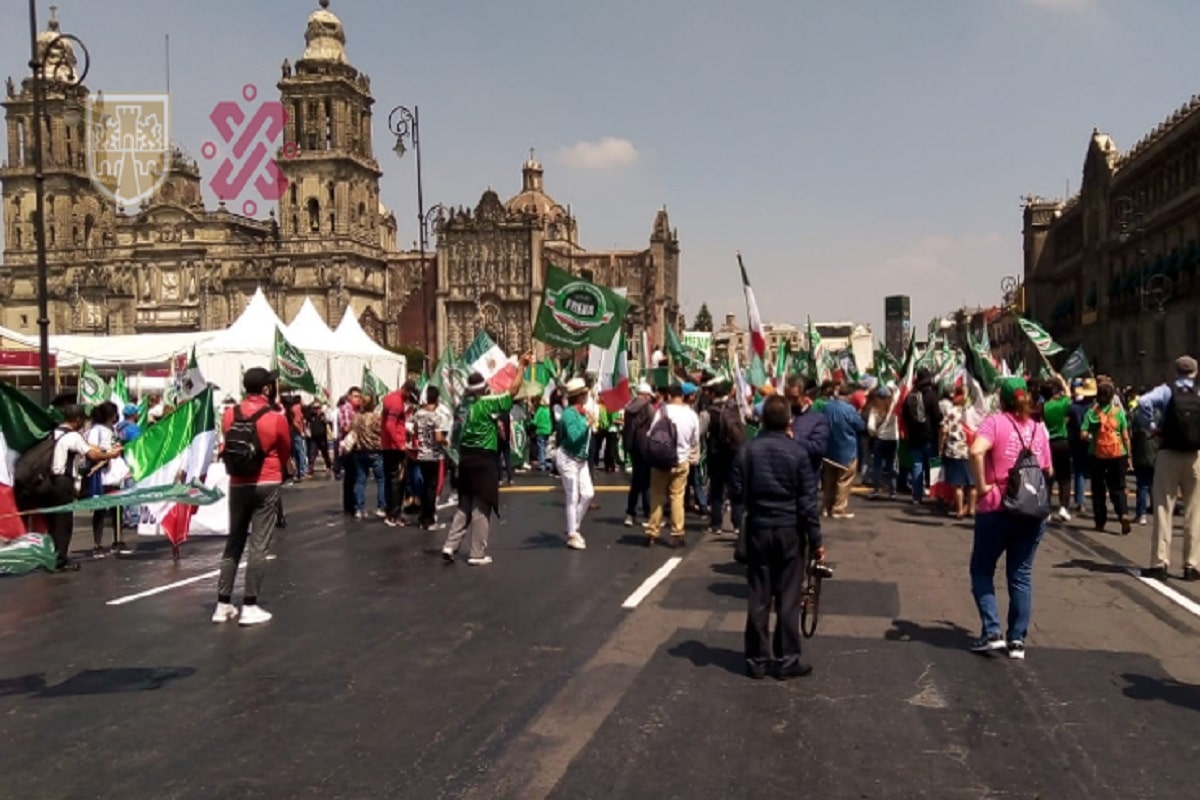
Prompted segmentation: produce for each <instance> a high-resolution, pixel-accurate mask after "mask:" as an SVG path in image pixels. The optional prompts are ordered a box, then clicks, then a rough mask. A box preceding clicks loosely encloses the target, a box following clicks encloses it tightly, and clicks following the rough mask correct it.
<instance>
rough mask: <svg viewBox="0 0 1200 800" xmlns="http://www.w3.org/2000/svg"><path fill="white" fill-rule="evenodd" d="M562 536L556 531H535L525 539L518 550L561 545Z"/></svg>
mask: <svg viewBox="0 0 1200 800" xmlns="http://www.w3.org/2000/svg"><path fill="white" fill-rule="evenodd" d="M562 546H563V537H562V536H560V535H559V534H557V533H535V534H534V535H533V536H529V537H527V538H526V539H525V543H524V544H523V545H521V547H519V548H518V549H519V550H543V549H547V548H551V547H562Z"/></svg>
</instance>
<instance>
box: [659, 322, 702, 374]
mask: <svg viewBox="0 0 1200 800" xmlns="http://www.w3.org/2000/svg"><path fill="white" fill-rule="evenodd" d="M667 352H668V353H670V354H671V362H672V363H673V364H674V365H675V366H678V367H683V368H684V369H685V370H689V371H690V370H703V369H707V368H708V363H707V362H706V361H705V359H704V353H702V352H701V351H700V350H698V349H696V348H695V347H688V346H687V345H685V344H684V343H683V342H681V341H680V340H679V337H678V336H676V335H675V330H674V329H673V328H672V327H671V326H670V325H668V326H667Z"/></svg>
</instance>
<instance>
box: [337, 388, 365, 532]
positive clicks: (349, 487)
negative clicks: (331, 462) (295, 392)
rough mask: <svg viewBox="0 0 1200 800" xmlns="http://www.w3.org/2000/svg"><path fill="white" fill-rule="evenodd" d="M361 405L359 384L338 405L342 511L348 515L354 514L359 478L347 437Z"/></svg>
mask: <svg viewBox="0 0 1200 800" xmlns="http://www.w3.org/2000/svg"><path fill="white" fill-rule="evenodd" d="M360 405H362V390H361V389H359V388H358V387H357V386H351V387H350V391H348V392H346V402H344V403H341V404H340V405H339V406H338V413H337V426H336V427H337V430H336V431H335V433H336V435H337V443H338V450H337V453H338V465H339V467H340V475H341V478H342V511H343V513H345V514H346V516H348V517H353V516H354V511H355V507H354V486H355V484H356V483H357V480H358V478H357V476H356V475H355V471H354V468H355V461H354V452H353V450H354V448H353V447H350V446H348V445H347V442H346V438H347V437H348V436H349V435H350V428H351V427H352V426H353V425H354V418H355V417H356V416H357V415H358V409H359V406H360Z"/></svg>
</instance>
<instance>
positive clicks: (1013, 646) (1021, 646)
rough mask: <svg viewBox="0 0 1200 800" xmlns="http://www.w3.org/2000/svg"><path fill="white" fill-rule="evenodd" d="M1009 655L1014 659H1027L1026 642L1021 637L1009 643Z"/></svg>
mask: <svg viewBox="0 0 1200 800" xmlns="http://www.w3.org/2000/svg"><path fill="white" fill-rule="evenodd" d="M1008 657H1009V658H1011V659H1013V660H1014V661H1024V660H1025V643H1024V642H1022V641H1021V640H1020V639H1014V640H1013V641H1011V642H1009V643H1008Z"/></svg>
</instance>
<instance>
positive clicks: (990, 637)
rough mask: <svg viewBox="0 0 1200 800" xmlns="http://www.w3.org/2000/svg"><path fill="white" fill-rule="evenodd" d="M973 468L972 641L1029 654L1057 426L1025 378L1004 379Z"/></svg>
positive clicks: (976, 647) (978, 648)
mask: <svg viewBox="0 0 1200 800" xmlns="http://www.w3.org/2000/svg"><path fill="white" fill-rule="evenodd" d="M970 452H971V470H972V472H973V473H974V476H975V485H976V486H977V487H979V500H978V502H977V505H976V512H977V514H976V517H975V541H974V545H973V547H972V548H971V567H970V571H971V593H972V594H973V595H974V596H975V604H976V606H978V608H979V617H980V620H981V621H982V623H983V633H982V635H981V636H980V637H979V638H978V639H976V640H975V641H973V642H972V643H971V650H972V651H974V652H976V653H991V652H995V651H1006V652H1007V653H1008V657H1009V658H1014V659H1023V658H1025V638H1026V636H1027V635H1028V633H1029V618H1030V612H1031V606H1032V603H1033V589H1032V584H1033V557H1034V555H1035V554H1036V553H1037V548H1038V544H1039V543H1040V542H1041V541H1042V535H1043V534H1044V533H1045V532H1046V520H1047V519H1048V518H1049V516H1050V479H1051V478H1052V477H1053V474H1054V470H1053V466H1052V464H1053V460H1052V458H1051V455H1050V434H1049V433H1047V431H1046V426H1045V425H1044V424H1042V423H1041V422H1038V421H1037V420H1035V419H1034V418H1033V399H1032V396H1031V395H1030V393H1029V387H1028V386H1027V385H1026V383H1025V380H1024V379H1023V378H1004V379H1002V380H1001V381H1000V412H999V413H997V414H992V415H991V416H990V417H988V418H987V419H985V420H984V421H983V422H982V423H980V425H979V429H978V430H977V431H976V432H975V441H974V442H973V443H972V444H971V451H970ZM1000 556H1004V558H1005V562H1006V564H1005V573H1006V574H1007V576H1008V603H1009V608H1008V630H1007V631H1006V632H1002V630H1001V627H1000V611H999V607H998V605H997V603H996V586H995V575H996V564H997V563H998V562H999V561H1000Z"/></svg>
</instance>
